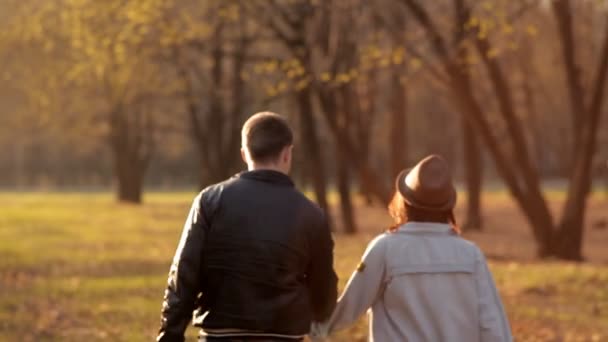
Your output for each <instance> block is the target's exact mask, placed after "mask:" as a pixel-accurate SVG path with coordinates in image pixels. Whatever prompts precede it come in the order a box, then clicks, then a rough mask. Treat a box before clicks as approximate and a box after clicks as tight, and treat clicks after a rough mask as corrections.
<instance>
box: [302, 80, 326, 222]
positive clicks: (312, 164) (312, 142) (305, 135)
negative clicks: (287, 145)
mask: <svg viewBox="0 0 608 342" xmlns="http://www.w3.org/2000/svg"><path fill="white" fill-rule="evenodd" d="M296 96H297V102H298V106H299V108H298V109H299V117H300V128H301V130H302V131H301V142H302V144H303V149H304V153H305V154H306V156H307V157H308V160H306V161H305V164H306V166H305V169H306V172H307V173H308V175H309V179H310V180H311V181H312V184H313V190H314V193H315V198H316V200H317V204H319V206H320V207H321V208H322V209H323V210H324V211H325V212H326V213H327V216H328V217H331V212H330V208H329V203H328V201H327V180H326V176H325V167H324V161H323V157H322V155H321V148H320V144H319V137H318V135H317V129H316V125H315V119H314V116H313V113H312V103H311V101H312V98H311V94H310V90H309V88H305V89H302V90H301V91H300V92H298V93H297V94H296Z"/></svg>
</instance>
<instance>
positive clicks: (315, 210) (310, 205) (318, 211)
mask: <svg viewBox="0 0 608 342" xmlns="http://www.w3.org/2000/svg"><path fill="white" fill-rule="evenodd" d="M293 192H294V193H295V197H296V198H297V200H298V201H299V202H300V203H301V204H302V206H303V207H305V208H306V209H308V210H310V212H311V213H312V214H315V215H318V216H319V217H320V218H324V217H325V211H323V209H322V208H321V207H320V206H319V205H318V204H317V203H315V202H313V201H312V200H311V199H310V198H308V197H307V196H306V195H304V194H303V193H302V192H301V191H299V190H297V189H295V188H294V189H293Z"/></svg>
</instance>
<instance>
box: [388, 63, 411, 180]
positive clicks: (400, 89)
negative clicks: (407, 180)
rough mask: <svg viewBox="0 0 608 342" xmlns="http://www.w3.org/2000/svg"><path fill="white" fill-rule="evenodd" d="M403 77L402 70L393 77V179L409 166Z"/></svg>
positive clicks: (391, 133) (405, 92) (391, 100)
mask: <svg viewBox="0 0 608 342" xmlns="http://www.w3.org/2000/svg"><path fill="white" fill-rule="evenodd" d="M400 69H401V68H400ZM401 77H403V75H401V73H400V72H394V73H393V75H392V78H391V84H392V85H391V99H390V104H391V122H390V124H391V128H390V135H389V146H390V167H391V169H390V172H391V174H390V177H391V179H395V177H397V175H398V174H399V172H401V170H403V169H404V168H405V167H407V161H408V148H409V146H408V141H407V140H408V131H407V88H406V86H405V84H404V83H403V81H402V79H401Z"/></svg>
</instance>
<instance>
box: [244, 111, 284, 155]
mask: <svg viewBox="0 0 608 342" xmlns="http://www.w3.org/2000/svg"><path fill="white" fill-rule="evenodd" d="M241 139H242V143H243V147H245V148H246V149H247V150H248V151H249V155H250V156H251V159H253V161H255V162H258V163H267V162H274V161H276V160H277V159H278V158H279V155H280V153H281V151H282V150H283V149H284V148H285V147H287V146H290V145H292V144H293V133H292V132H291V128H290V127H289V124H288V123H287V120H285V118H283V117H282V116H280V115H278V114H276V113H272V112H260V113H257V114H254V115H253V116H252V117H250V118H249V119H248V120H247V121H246V122H245V124H244V125H243V130H242V131H241Z"/></svg>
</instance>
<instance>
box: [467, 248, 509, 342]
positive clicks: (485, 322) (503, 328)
mask: <svg viewBox="0 0 608 342" xmlns="http://www.w3.org/2000/svg"><path fill="white" fill-rule="evenodd" d="M475 282H476V285H477V295H478V298H479V328H480V336H481V341H482V342H489V341H492V342H494V341H496V342H507V341H512V340H513V337H512V336H511V329H510V327H509V322H508V320H507V315H506V314H505V310H504V308H503V306H502V302H501V300H500V296H499V295H498V291H497V290H496V286H495V284H494V280H493V279H492V274H491V273H490V270H489V269H488V264H487V263H486V259H485V257H484V255H483V253H482V252H481V251H478V256H477V262H476V269H475Z"/></svg>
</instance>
